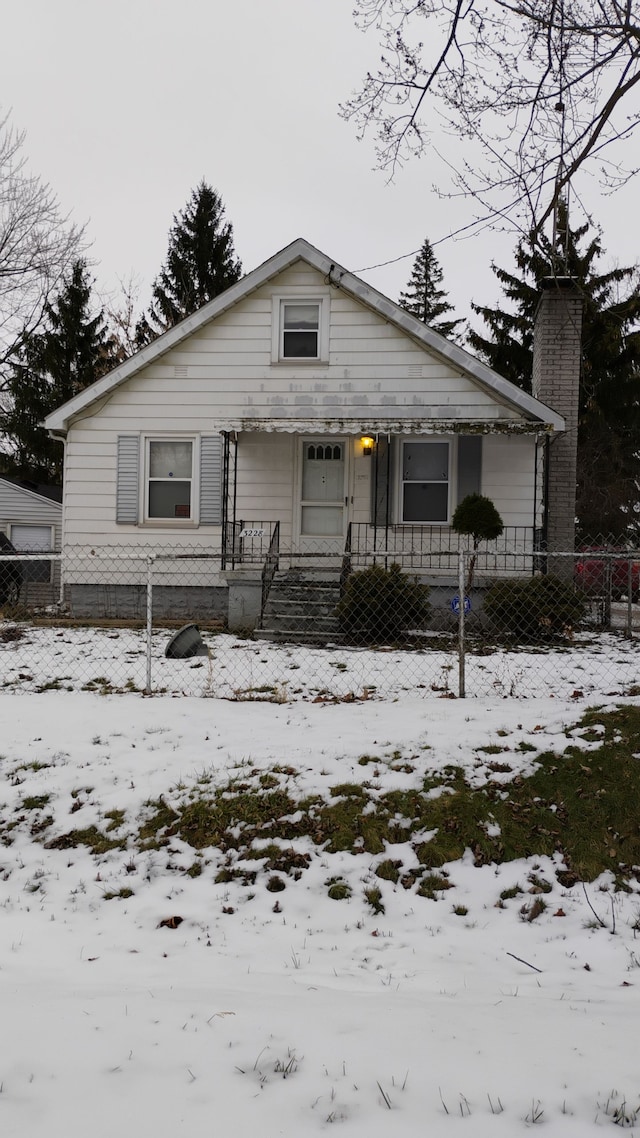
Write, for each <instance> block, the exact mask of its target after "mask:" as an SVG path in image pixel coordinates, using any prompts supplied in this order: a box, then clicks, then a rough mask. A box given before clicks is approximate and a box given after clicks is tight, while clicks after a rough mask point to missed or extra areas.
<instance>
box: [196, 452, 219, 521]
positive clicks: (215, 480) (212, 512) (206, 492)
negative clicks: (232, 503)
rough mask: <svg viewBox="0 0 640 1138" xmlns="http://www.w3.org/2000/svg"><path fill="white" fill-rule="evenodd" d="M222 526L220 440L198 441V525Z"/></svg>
mask: <svg viewBox="0 0 640 1138" xmlns="http://www.w3.org/2000/svg"><path fill="white" fill-rule="evenodd" d="M221 524H222V439H221V437H220V436H219V435H213V436H205V437H203V438H201V439H200V525H201V526H219V525H221Z"/></svg>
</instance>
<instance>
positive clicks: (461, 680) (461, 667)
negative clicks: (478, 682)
mask: <svg viewBox="0 0 640 1138" xmlns="http://www.w3.org/2000/svg"><path fill="white" fill-rule="evenodd" d="M464 569H465V565H464V551H463V550H462V549H461V550H460V552H459V554H458V596H459V598H460V606H459V609H458V695H459V697H460V699H464V697H465V694H466V692H465V642H464V604H465V599H466V598H465V592H464V585H465V581H464Z"/></svg>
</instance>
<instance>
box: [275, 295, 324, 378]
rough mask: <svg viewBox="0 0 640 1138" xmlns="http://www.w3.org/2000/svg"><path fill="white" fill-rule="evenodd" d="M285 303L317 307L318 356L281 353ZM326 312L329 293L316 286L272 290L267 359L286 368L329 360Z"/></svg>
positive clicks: (282, 351) (322, 362) (282, 348)
mask: <svg viewBox="0 0 640 1138" xmlns="http://www.w3.org/2000/svg"><path fill="white" fill-rule="evenodd" d="M287 304H301V305H302V304H317V306H318V355H317V356H285V355H284V354H283V353H284V311H285V305H287ZM329 315H330V296H329V293H328V292H327V293H323V292H322V291H318V289H303V288H299V289H292V290H291V291H290V292H281V293H274V295H273V297H272V312H271V362H272V363H273V364H280V365H284V366H285V367H290V366H291V365H292V364H293V365H294V366H296V367H300V366H309V365H311V366H312V367H314V366H315V367H318V365H319V364H328V363H329Z"/></svg>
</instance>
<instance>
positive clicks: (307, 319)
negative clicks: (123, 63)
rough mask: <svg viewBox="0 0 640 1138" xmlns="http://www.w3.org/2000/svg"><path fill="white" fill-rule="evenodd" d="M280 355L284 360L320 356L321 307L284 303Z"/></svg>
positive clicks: (310, 304) (310, 358) (313, 358)
mask: <svg viewBox="0 0 640 1138" xmlns="http://www.w3.org/2000/svg"><path fill="white" fill-rule="evenodd" d="M281 320H282V330H281V337H282V339H281V345H280V355H281V358H282V359H284V360H288V359H294V360H302V359H305V360H306V359H309V360H317V359H318V358H319V356H320V305H319V304H313V303H309V304H306V303H305V304H303V303H300V304H298V303H293V302H289V301H283V303H282V316H281Z"/></svg>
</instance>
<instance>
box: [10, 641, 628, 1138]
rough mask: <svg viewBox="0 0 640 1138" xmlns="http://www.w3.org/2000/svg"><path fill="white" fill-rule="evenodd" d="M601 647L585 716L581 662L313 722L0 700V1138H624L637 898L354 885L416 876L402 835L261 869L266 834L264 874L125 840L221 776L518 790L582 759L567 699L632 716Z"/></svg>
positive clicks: (479, 873) (524, 873)
mask: <svg viewBox="0 0 640 1138" xmlns="http://www.w3.org/2000/svg"><path fill="white" fill-rule="evenodd" d="M65 635H67V634H65ZM78 639H82V644H81V648H79V649H78V651H77V659H78V660H80V658H81V657H84V659H85V662H86V664H87V666H88V668H89V671H90V672H91V673H92V674H93V675H94V676H100V675H105V671H104V669H105V660H104V652H103V646H104V643H105V641H104V638H102V637H100V636H94V635H92V634H89V633H87V631H86V630H85V631H84V632H83V633H82V637H80V635H79V636H78ZM42 643H43V642H42V640H41V641H40V643H39V648H38V651H39V654H40V664H41V665H42V663H43V659H42V657H43V647H42ZM34 651H35V649H34ZM268 651H269V649H266V648H265V647H264V646H263V647H261V649H260V652H261V653H262V656H263V658H264V653H265V652H268ZM92 653H93V655H92ZM306 655H307V657H309V668H311V669H312V670H313V668H314V667H315V666H316V665H315V664H314V662H313V660H312V659H311V657H312V656H313V653H310V652H308V651H307V653H306ZM609 655H610V662H611V668H612V669H613V668H615V666H617V665H616V664H615V661H616V660H619V661H620V660H622V661H624V663H623V664H622V665H620V667H621V668H622V671H623V674H621V675H620V676H619V677H618V687H617V690H616V691H615V693H614V694H611V695H607V694H605V692H604V691H603V690H599V691H598V698H597V700H596V699H595V698H594V697H593V694H592V692H591V687H592V685H591V683H590V674H591V673H590V671H589V661H588V659H586V658H585V656H584V654H583V655H582V657H581V660H580V661H579V664H578V665H576V667H577V668H578V671H577V676H576V675H567V676H566V679H565V680H563V691H565V692H566V694H565V695H564V696H561V695H560V693H559V692H557V691H556V692H554V693H552V694H551V695H548V696H545V697H541V696H538V697H536V698H532V699H527V700H522V701H520V700H516V699H504V698H502V696H503V694H504V693H503V692H501V691H500V690H498V689H497V688H494V694H492V695H491V696H488V697H485V698H483V699H471V700H467V701H460V700H449V699H442V698H438V693H437V692H432V691H430V690H427V691H426V692H424V691H420V692H418V693H416V692H415V691H413V692H412V691H402V690H398V686H397V685H396V684H395V683H394V682H393V676H392V675H390V684H389V687H390V690H389V691H385V690H384V688H383V687H381V686H379V687H378V689H377V691H376V695H375V697H372V698H369V699H366V700H354V701H353V702H331V701H330V700H326V701H320V702H313V698H315V697H311V698H310V695H309V692H308V691H306V688H305V684H306V683H307V680H306V679H305V676H304V674H303V675H301V676H300V678H299V680H298V684H297V686H299V687H300V688H301V689H305V690H304V691H302V690H301V692H300V693H298V695H297V696H294V695H293V694H292V693H290V692H286V691H285V692H284V694H282V693H280V695H279V696H278V698H279V699H282V702H262V701H261V700H259V699H255V700H248V699H241V700H232V699H229V698H218V697H216V696H213V697H212V696H211V695H210V692H207V691H206V690H205V691H204V692H203V694H204V695H205V696H208V698H203V697H202V695H200V696H197V695H189V696H177V697H176V696H173V697H172V696H171V695H166V696H162V697H155V698H152V699H145V698H143V697H141V696H139V695H136V694H129V695H120V694H118V695H98V694H95V693H93V692H91V691H80V690H73V689H76V688H78V687H81V686H82V684H81V683H80V681H79V679H72V680H66V681H65V684H64V686H65V687H70V688H71V689H72V690H53V691H44V692H42V691H41V692H36V691H14V690H5V691H4V692H2V693H0V722H1V723H2V740H1V742H0V755H1V760H0V838H1V840H2V843H3V844H2V845H1V846H0V906H1V908H0V993H1V1001H2V1002H1V1007H2V1025H3V1029H2V1033H1V1037H0V1038H1V1043H0V1126H1V1128H2V1129H1V1133H2V1135H3V1138H5V1136H6V1138H14V1136H15V1138H18V1136H20V1138H23V1136H26V1135H29V1136H30V1138H38V1136H40V1135H43V1136H44V1135H45V1134H46V1135H47V1138H63V1136H64V1138H86V1136H87V1135H91V1136H92V1138H103V1136H104V1138H107V1136H109V1138H112V1135H113V1134H114V1133H119V1134H123V1135H127V1138H128V1136H138V1135H145V1136H146V1135H153V1136H154V1138H156V1136H157V1138H165V1136H167V1138H168V1136H169V1135H171V1136H173V1135H176V1134H202V1135H207V1134H212V1135H214V1134H215V1135H223V1136H225V1138H235V1136H238V1138H239V1136H241V1135H242V1136H243V1138H244V1136H245V1135H264V1136H265V1138H276V1136H279V1135H283V1136H286V1138H298V1136H300V1135H312V1134H316V1133H325V1132H327V1131H328V1132H329V1133H333V1129H332V1128H333V1127H336V1132H337V1133H341V1134H344V1135H353V1136H358V1138H360V1136H364V1135H366V1136H367V1138H378V1136H383V1135H384V1138H389V1135H392V1134H393V1135H395V1134H398V1135H405V1134H406V1135H411V1136H414V1135H421V1134H425V1135H426V1134H437V1135H448V1134H452V1135H457V1134H465V1135H469V1136H474V1138H485V1136H487V1138H488V1136H491V1138H493V1136H494V1135H505V1136H512V1135H514V1134H519V1133H524V1132H525V1131H526V1130H527V1129H529V1128H530V1127H532V1126H534V1125H540V1126H541V1128H542V1132H544V1130H545V1127H546V1132H547V1133H549V1134H553V1135H554V1136H555V1135H558V1136H564V1135H566V1136H567V1138H573V1136H578V1135H579V1136H584V1135H587V1134H591V1133H594V1134H595V1133H601V1132H602V1131H604V1132H606V1131H607V1130H609V1131H611V1127H612V1125H613V1123H614V1122H616V1121H617V1122H618V1123H624V1121H625V1119H626V1120H627V1124H628V1125H630V1124H632V1123H633V1122H634V1120H635V1119H636V1112H637V1111H639V1110H640V1077H639V1074H638V1064H637V1021H638V1013H639V1010H640V1007H639V994H640V934H639V933H638V931H637V927H636V926H638V927H640V922H639V913H640V896H639V895H638V894H639V891H640V887H639V886H638V884H637V882H635V881H632V883H631V884H632V892H630V893H624V892H615V891H614V890H613V888H612V879H611V877H610V876H608V875H604V876H603V877H602V878H601V879H600V880H599V881H596V882H592V883H589V885H588V887H587V889H586V891H585V890H584V889H583V887H582V885H580V884H576V885H572V886H571V887H566V886H565V887H563V886H562V885H561V884H560V883H559V881H558V879H557V877H556V871H557V870H558V869H559V868H560V863H559V862H558V861H557V860H556V859H555V858H553V857H548V856H544V857H543V856H535V851H532V855H531V856H530V857H528V858H526V859H521V860H518V861H511V862H504V863H502V864H500V865H496V864H485V865H481V866H476V865H475V864H474V858H473V856H472V854H471V852H470V851H467V853H466V854H465V855H464V857H463V858H462V859H461V860H460V861H456V862H452V863H449V864H448V865H446V866H445V867H444V871H445V875H447V876H448V884H449V885H450V888H446V889H445V888H442V889H436V890H435V895H434V897H433V899H432V898H430V897H428V896H420V895H419V893H418V885H419V883H418V882H416V883H415V884H414V883H407V882H405V883H404V884H403V882H402V880H401V879H399V880H397V881H394V880H392V879H387V878H384V877H380V876H379V875H377V874H376V872H375V871H376V869H377V868H378V867H379V864H380V862H381V860H382V859H383V858H384V859H387V860H388V861H390V862H393V861H396V862H399V863H400V865H401V866H402V867H404V868H405V869H406V868H409V867H410V866H411V864H412V863H413V862H415V852H414V850H413V848H412V847H411V843H410V838H413V839H414V841H415V838H416V835H415V834H413V835H412V834H410V833H409V832H407V838H406V841H397V842H395V843H394V844H393V845H391V846H388V847H387V848H386V850H385V852H384V853H383V854H382V855H381V856H380V855H372V854H371V853H367V852H358V844H357V841H355V843H354V846H355V849H356V852H352V850H340V851H338V852H328V847H327V843H322V842H321V843H315V842H313V841H312V840H311V838H310V837H308V836H303V837H301V838H299V839H297V840H289V841H287V842H283V843H282V848H283V851H284V854H286V857H285V860H284V863H283V866H282V867H280V868H277V867H276V868H275V869H274V868H273V866H272V867H271V869H269V868H268V863H267V861H266V858H267V853H269V856H270V857H271V859H272V861H273V848H272V846H273V843H272V842H271V839H270V850H266V844H267V843H265V860H260V857H259V856H258V857H256V860H255V861H254V862H253V863H251V862H242V863H239V865H238V866H237V867H236V868H237V870H238V872H235V871H234V872H231V873H225V872H222V873H221V870H223V871H224V869H225V866H227V867H228V865H229V859H228V857H227V856H226V855H225V851H222V850H219V849H214V848H211V847H210V848H204V849H197V848H196V847H194V846H192V845H191V844H189V843H188V842H187V841H185V840H184V837H172V838H169V839H168V840H167V842H166V844H163V843H162V841H155V840H150V839H149V837H148V836H147V837H146V838H145V837H144V834H143V828H144V824H145V821H147V822H148V821H149V819H150V818H152V817H153V815H154V812H157V811H158V809H159V808H160V805H161V804H163V803H164V805H165V806H166V808H167V810H168V812H169V816H170V815H171V811H173V812H174V813H175V811H176V809H177V808H178V806H179V805H180V803H181V802H182V801H187V800H190V796H191V797H192V796H193V795H194V794H198V793H209V792H212V791H217V792H221V791H222V790H223V789H224V788H225V787H227V786H228V785H229V780H234V785H237V786H239V787H242V786H244V785H245V784H246V786H247V788H248V790H252V788H255V787H263V788H264V793H265V794H267V793H269V791H270V790H273V789H274V788H275V789H278V788H283V787H286V788H289V790H290V789H291V787H295V796H296V799H297V800H298V799H300V800H301V799H303V798H313V796H317V797H318V798H321V799H328V798H329V797H330V795H331V789H332V788H335V787H337V786H338V787H340V786H344V787H347V786H351V787H353V788H355V789H354V790H353V793H357V791H358V787H359V786H363V785H365V784H366V785H367V786H368V788H369V789H368V793H369V794H370V795H372V796H374V797H375V796H378V798H379V797H381V796H383V795H385V794H386V793H388V792H390V791H399V792H405V791H409V790H412V789H414V788H419V786H420V785H421V783H422V779H423V777H424V774H425V772H426V771H436V770H441V771H442V770H444V768H445V767H447V766H453V767H461V768H463V769H464V770H465V771H466V772H467V774H468V777H469V779H470V780H471V781H473V779H474V778H475V779H477V780H480V779H481V778H483V777H485V775H486V770H487V769H490V770H493V771H494V776H495V777H496V778H504V779H505V782H508V781H509V780H510V779H513V778H517V777H519V776H523V777H526V776H527V775H528V774H530V773H531V771H532V770H533V769H534V767H535V765H536V761H537V758H538V756H539V755H541V754H542V753H543V752H545V751H554V752H556V753H557V754H559V755H561V754H562V753H563V751H564V750H565V749H566V748H567V747H568V746H569V745H570V744H571V745H574V746H580V747H582V748H583V749H584V752H585V765H588V764H589V763H590V762H592V758H591V756H592V755H593V754H594V752H597V748H598V741H597V738H595V739H594V738H593V736H592V735H588V734H586V733H581V732H580V731H577V732H576V731H574V730H573V728H574V726H575V724H576V723H577V722H578V721H579V719H580V718H581V715H582V713H583V711H584V709H585V707H587V706H589V705H593V704H594V703H595V702H597V703H598V704H599V705H600V706H602V707H603V709H604V710H603V714H604V712H605V711H606V708H607V707H613V706H615V705H616V703H620V702H621V696H622V694H624V697H625V702H628V703H634V704H637V703H638V702H639V701H638V698H637V696H633V695H631V696H630V695H629V688H630V687H631V685H632V681H633V679H634V667H635V661H634V659H633V658H632V656H631V655H630V652H629V651H624V652H621V649H620V645H619V644H615V645H613V646H612V647H611V649H610V652H609ZM283 658H284V657H283V656H282V655H280V657H279V659H281V660H282V659H283ZM23 659H24V656H23ZM49 662H50V661H45V663H49ZM484 663H485V666H489V665H488V663H487V661H486V660H485V661H484ZM300 664H301V666H300V668H299V669H298V672H299V673H300V672H304V667H303V664H304V661H301V662H300ZM182 666H183V668H184V664H183V665H182ZM564 666H565V667H566V668H568V666H569V665H568V662H565V665H564ZM174 667H175V665H174ZM391 671H392V669H391ZM24 674H25V675H26V674H27V673H24ZM71 674H72V669H70V668H69V667H68V662H67V670H66V675H71ZM381 675H382V672H381ZM580 678H582V682H581V683H578V680H580ZM15 686H16V687H18V686H19V685H17V684H16V685H15ZM23 686H27V687H28V686H30V681H26V680H25V681H24V684H23ZM205 686H206V685H205ZM12 687H13V685H12ZM572 687H573V688H574V689H578V688H580V689H581V690H582V691H584V693H585V694H584V696H582V695H580V696H578V695H576V696H574V698H571V695H572V692H571V691H569V690H568V689H569V688H572ZM601 687H604V685H601ZM264 694H265V698H268V695H269V693H264ZM440 694H442V693H440ZM596 734H597V733H596ZM483 748H485V750H483ZM486 748H488V750H487V749H486ZM499 752H502V753H501V754H499ZM507 752H508V754H507V757H508V765H509V768H510V769H509V772H508V774H507V773H505V774H501V773H500V762H499V760H501V759H504V757H505V754H506V753H507ZM363 758H366V762H361V761H359V760H362V759H363ZM480 760H481V762H480ZM481 763H483V764H484V766H482V765H481ZM491 763H493V764H494V765H493V767H491V766H489V764H491ZM483 771H484V772H485V774H483ZM274 772H275V773H274ZM225 793H226V792H225ZM150 803H153V804H154V805H153V806H152V805H150ZM289 823H290V824H291V825H295V816H292V817H291V818H290V819H289ZM399 824H400V822H399ZM241 829H242V826H239V827H238V833H240V831H241ZM74 831H75V832H76V837H73V833H74ZM78 832H80V833H84V834H85V835H88V836H87V837H86V841H89V842H91V841H93V842H94V852H92V851H91V849H90V848H89V846H88V845H87V844H85V843H84V842H82V841H79V840H78V838H77V833H78ZM91 835H93V838H91ZM428 837H429V835H428V834H427V835H424V840H425V841H426V840H428ZM354 838H355V835H354ZM100 839H102V840H103V845H102V846H100ZM254 847H255V848H256V851H257V854H258V855H259V854H260V852H261V850H260V843H259V842H257V843H254ZM294 854H295V858H294ZM296 859H297V860H296ZM276 861H277V859H276ZM297 866H299V867H300V868H299V869H297V868H296V867H297ZM225 878H226V879H225ZM216 879H217V880H216ZM274 879H275V880H276V882H277V884H275V885H274V883H273V882H274ZM335 885H338V886H340V887H341V888H338V889H337V890H336V889H332V886H335ZM547 887H549V890H548V891H545V890H547ZM378 890H379V895H378V893H377V891H378ZM517 890H519V892H518V891H517ZM330 891H331V892H332V893H333V896H332V895H330ZM367 894H368V895H369V899H367ZM501 895H502V896H501ZM340 898H341V899H340ZM538 899H543V900H544V903H545V907H544V909H542V911H541V912H540V914H539V915H538V916H537V917H535V919H525V918H526V917H527V916H531V911H532V906H533V905H534V904H535V902H536V901H537V900H538ZM523 906H524V907H525V913H524V914H523V913H522V912H521V910H522V909H523ZM614 928H615V935H614V933H613V929H614ZM636 938H638V939H636ZM637 1129H640V1113H638V1114H637Z"/></svg>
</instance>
